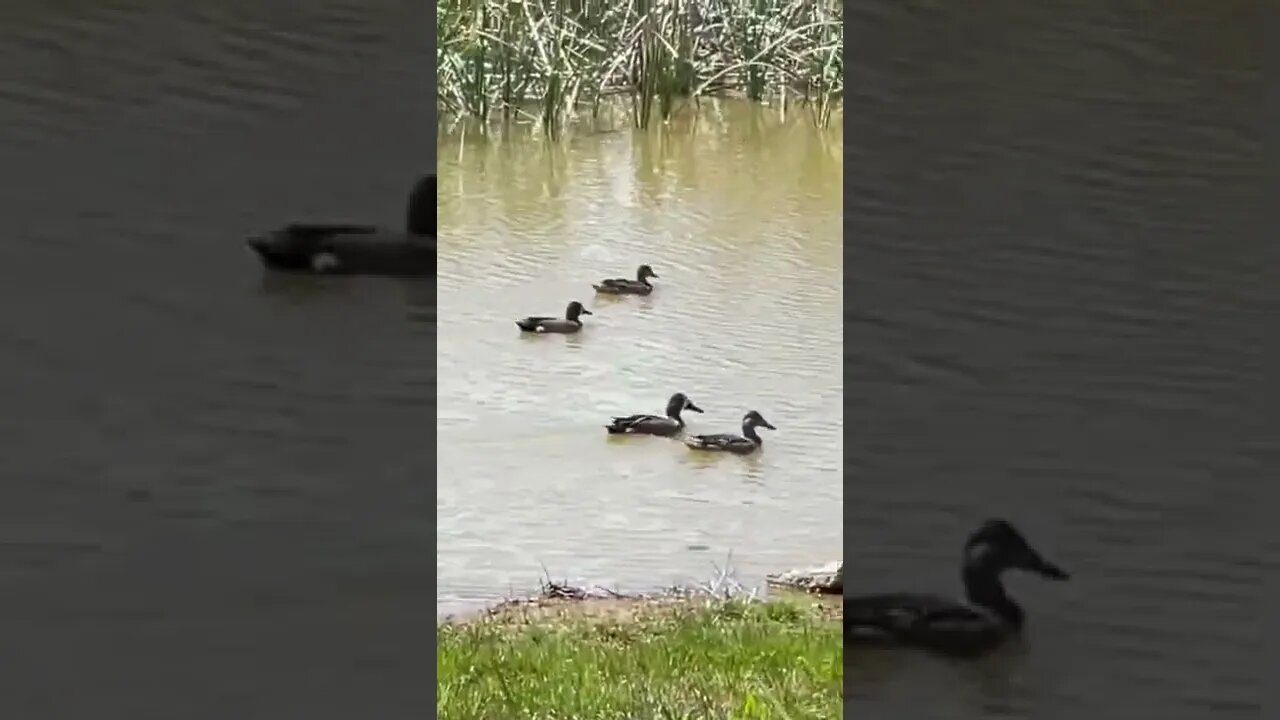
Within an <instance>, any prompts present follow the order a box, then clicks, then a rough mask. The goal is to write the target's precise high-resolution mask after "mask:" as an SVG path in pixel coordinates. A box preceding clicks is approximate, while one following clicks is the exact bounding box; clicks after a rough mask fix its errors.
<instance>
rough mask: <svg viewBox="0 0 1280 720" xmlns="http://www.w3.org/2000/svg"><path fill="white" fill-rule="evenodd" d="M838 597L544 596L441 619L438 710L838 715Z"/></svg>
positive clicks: (534, 714)
mask: <svg viewBox="0 0 1280 720" xmlns="http://www.w3.org/2000/svg"><path fill="white" fill-rule="evenodd" d="M839 612H840V608H839V604H838V603H833V602H825V603H824V602H820V601H818V600H814V599H808V598H788V599H779V600H771V601H769V602H759V601H751V600H743V599H723V598H713V597H708V596H706V595H692V596H691V595H683V596H664V597H659V598H604V599H600V598H593V599H587V600H581V599H561V598H545V599H542V600H539V601H537V602H531V603H518V604H511V605H507V606H504V607H500V608H498V609H496V610H495V611H493V612H491V613H488V614H485V615H483V616H481V617H477V618H471V619H468V620H466V621H462V622H445V623H443V624H441V625H440V626H439V629H438V630H439V642H438V645H437V654H436V664H437V670H438V674H439V680H438V684H437V693H438V700H437V712H438V714H439V717H441V718H444V719H446V720H463V719H464V718H465V719H467V720H470V719H472V718H493V719H494V720H517V719H518V718H592V719H593V720H594V719H597V718H599V719H606V718H635V719H640V718H644V719H648V718H653V719H655V720H656V719H658V718H664V719H665V718H743V719H747V718H776V719H778V720H783V719H799V718H823V719H827V718H838V717H840V711H841V704H842V702H843V689H842V683H843V675H844V672H843V645H842V636H841V632H840V621H839Z"/></svg>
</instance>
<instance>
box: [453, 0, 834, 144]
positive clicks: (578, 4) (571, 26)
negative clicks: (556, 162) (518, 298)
mask: <svg viewBox="0 0 1280 720" xmlns="http://www.w3.org/2000/svg"><path fill="white" fill-rule="evenodd" d="M843 13H844V10H843V3H841V2H838V1H837V0H440V2H439V4H438V10H437V18H438V22H437V24H436V33H437V41H438V44H437V51H436V80H437V104H438V107H439V109H440V113H441V116H442V117H446V118H447V117H450V116H452V117H458V118H473V119H479V120H482V121H486V122H488V121H494V120H512V119H515V118H518V117H524V118H528V119H532V120H534V121H536V122H539V123H541V125H542V127H543V129H544V131H545V132H547V133H548V134H550V135H553V136H554V135H558V134H559V133H560V132H561V129H562V128H563V127H564V125H565V123H566V122H569V121H571V120H573V119H575V118H577V117H579V116H581V115H583V114H589V115H591V116H597V115H599V113H600V111H601V109H602V107H604V106H605V105H606V104H609V103H614V102H621V103H624V104H626V105H627V106H628V107H629V111H630V116H631V121H632V122H633V123H634V125H635V126H636V127H641V128H643V127H648V126H650V125H651V124H652V123H653V122H654V121H655V120H659V121H661V120H666V119H667V118H669V117H670V115H671V113H672V112H673V111H674V110H675V109H676V108H677V107H678V105H679V104H680V103H681V102H686V101H690V100H696V99H697V98H699V97H702V96H707V95H712V94H731V95H739V96H742V97H746V98H748V99H750V100H754V101H758V102H770V103H773V104H776V105H778V106H779V107H780V108H782V109H783V111H784V112H785V111H787V109H788V108H789V107H801V108H805V109H807V110H808V111H809V112H810V113H811V115H812V117H813V119H814V121H815V122H816V123H817V124H818V125H820V126H824V127H825V126H826V125H828V124H829V123H830V122H831V118H832V115H833V112H834V111H835V110H837V108H838V107H839V105H840V103H841V102H842V100H843V95H844V68H843V55H844V14H843Z"/></svg>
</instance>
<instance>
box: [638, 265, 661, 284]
mask: <svg viewBox="0 0 1280 720" xmlns="http://www.w3.org/2000/svg"><path fill="white" fill-rule="evenodd" d="M657 277H658V273H656V272H654V271H653V268H651V267H649V266H648V265H641V266H640V269H639V270H636V279H637V280H639V281H640V282H644V281H645V280H646V279H648V278H657Z"/></svg>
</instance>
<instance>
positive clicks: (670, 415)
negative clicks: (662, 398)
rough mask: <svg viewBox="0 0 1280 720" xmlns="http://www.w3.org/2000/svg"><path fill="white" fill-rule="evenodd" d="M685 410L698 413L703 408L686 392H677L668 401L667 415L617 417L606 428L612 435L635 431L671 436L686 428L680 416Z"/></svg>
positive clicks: (635, 432) (643, 433)
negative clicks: (694, 402)
mask: <svg viewBox="0 0 1280 720" xmlns="http://www.w3.org/2000/svg"><path fill="white" fill-rule="evenodd" d="M684 410H692V411H693V412H696V413H700V412H702V408H700V407H698V406H697V405H694V404H693V401H692V400H690V399H689V398H688V396H686V395H685V394H684V393H676V394H675V395H672V396H671V399H670V400H668V401H667V414H666V416H665V417H663V416H661V415H628V416H626V417H616V418H614V419H613V421H612V422H611V423H609V424H608V425H605V426H604V428H605V430H608V431H609V434H610V435H620V434H623V433H634V434H638V435H662V436H664V437H669V436H671V435H675V434H676V433H678V432H680V431H681V430H683V429H684V420H682V419H681V418H680V413H681V411H684Z"/></svg>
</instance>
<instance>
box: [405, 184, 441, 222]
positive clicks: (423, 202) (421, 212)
mask: <svg viewBox="0 0 1280 720" xmlns="http://www.w3.org/2000/svg"><path fill="white" fill-rule="evenodd" d="M406 215H407V217H406V221H405V230H406V231H408V233H409V234H410V235H431V236H433V237H434V236H435V234H436V176H435V175H434V174H433V175H423V176H422V177H421V178H419V179H418V182H417V184H415V185H414V186H413V192H411V193H410V194H409V208H408V212H407V213H406Z"/></svg>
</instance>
